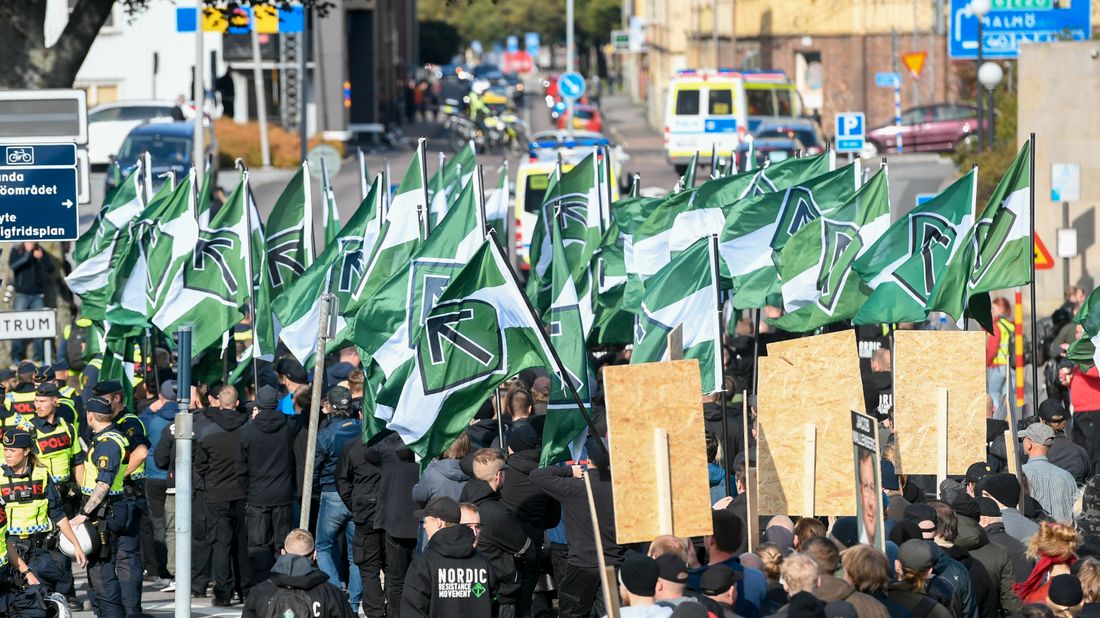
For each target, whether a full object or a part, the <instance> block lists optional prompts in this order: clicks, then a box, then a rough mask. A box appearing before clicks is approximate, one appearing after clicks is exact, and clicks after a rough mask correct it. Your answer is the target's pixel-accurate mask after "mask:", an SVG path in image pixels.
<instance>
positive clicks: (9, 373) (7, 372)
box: [0, 367, 15, 380]
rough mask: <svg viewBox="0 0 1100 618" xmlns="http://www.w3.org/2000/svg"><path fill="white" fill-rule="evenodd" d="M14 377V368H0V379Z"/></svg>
mask: <svg viewBox="0 0 1100 618" xmlns="http://www.w3.org/2000/svg"><path fill="white" fill-rule="evenodd" d="M14 377H15V370H14V369H12V368H11V367H4V368H3V369H0V380H10V379H12V378H14Z"/></svg>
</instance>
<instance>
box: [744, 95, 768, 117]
mask: <svg viewBox="0 0 1100 618" xmlns="http://www.w3.org/2000/svg"><path fill="white" fill-rule="evenodd" d="M745 98H746V99H747V100H748V103H749V115H750V116H774V115H775V111H774V110H775V106H774V101H772V91H771V90H749V89H746V90H745Z"/></svg>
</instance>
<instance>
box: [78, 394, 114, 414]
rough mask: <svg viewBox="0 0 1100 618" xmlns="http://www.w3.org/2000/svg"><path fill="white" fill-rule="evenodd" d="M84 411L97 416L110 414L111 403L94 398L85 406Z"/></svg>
mask: <svg viewBox="0 0 1100 618" xmlns="http://www.w3.org/2000/svg"><path fill="white" fill-rule="evenodd" d="M84 409H85V410H87V411H88V412H92V413H95V414H110V413H111V412H112V410H111V402H110V401H107V400H106V399H104V398H102V397H92V398H91V399H89V400H88V403H86V404H84Z"/></svg>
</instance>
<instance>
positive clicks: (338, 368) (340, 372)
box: [325, 363, 355, 384]
mask: <svg viewBox="0 0 1100 618" xmlns="http://www.w3.org/2000/svg"><path fill="white" fill-rule="evenodd" d="M352 371H355V366H354V365H352V364H351V363H336V364H335V365H333V366H331V367H329V368H328V369H326V370H325V377H326V378H327V379H328V382H329V384H336V383H337V382H343V381H344V380H347V379H348V375H349V374H351V372H352Z"/></svg>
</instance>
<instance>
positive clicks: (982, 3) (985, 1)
mask: <svg viewBox="0 0 1100 618" xmlns="http://www.w3.org/2000/svg"><path fill="white" fill-rule="evenodd" d="M992 8H993V5H992V2H991V1H990V0H970V12H971V13H973V14H974V17H977V18H978V60H977V63H976V66H978V67H981V66H982V21H983V20H984V19H985V16H986V15H988V14H989V11H990V10H991V9H992ZM976 98H977V103H978V152H981V150H982V147H983V146H984V143H985V133H984V131H982V87H981V86H980V85H979V86H978V88H977V97H976Z"/></svg>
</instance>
